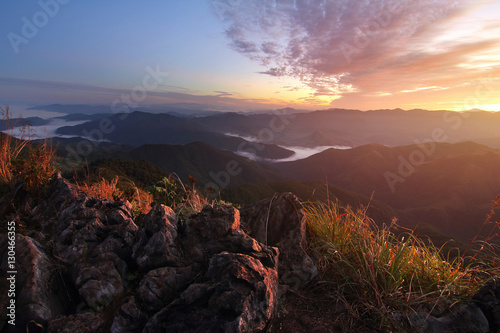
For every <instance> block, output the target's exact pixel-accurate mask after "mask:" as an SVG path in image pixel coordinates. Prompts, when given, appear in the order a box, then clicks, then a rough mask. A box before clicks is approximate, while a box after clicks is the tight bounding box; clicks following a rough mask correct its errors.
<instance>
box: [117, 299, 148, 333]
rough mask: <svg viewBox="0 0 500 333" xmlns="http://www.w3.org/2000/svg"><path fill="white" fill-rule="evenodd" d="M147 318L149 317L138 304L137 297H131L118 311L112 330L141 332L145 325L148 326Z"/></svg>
mask: <svg viewBox="0 0 500 333" xmlns="http://www.w3.org/2000/svg"><path fill="white" fill-rule="evenodd" d="M147 320H148V317H147V316H146V314H145V313H144V312H143V311H141V309H140V308H139V307H138V306H137V303H136V301H135V298H134V297H130V298H128V299H127V300H126V301H125V303H124V304H123V305H122V306H121V307H120V309H119V310H118V311H117V313H116V316H115V318H114V319H113V324H112V325H111V329H110V332H111V333H140V332H142V329H143V328H144V326H146V323H147Z"/></svg>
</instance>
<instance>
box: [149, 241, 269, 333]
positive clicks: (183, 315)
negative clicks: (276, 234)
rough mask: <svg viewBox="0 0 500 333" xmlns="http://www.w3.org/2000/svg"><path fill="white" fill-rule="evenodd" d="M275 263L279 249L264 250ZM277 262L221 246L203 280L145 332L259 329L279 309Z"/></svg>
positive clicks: (258, 330)
mask: <svg viewBox="0 0 500 333" xmlns="http://www.w3.org/2000/svg"><path fill="white" fill-rule="evenodd" d="M264 251H265V253H266V255H267V256H269V260H268V262H269V263H273V262H274V263H275V264H276V263H277V257H278V253H277V251H276V250H275V249H272V248H266V250H264ZM277 275H278V274H277V271H276V265H274V266H270V267H269V266H264V265H263V264H262V262H261V261H259V260H257V259H256V258H253V257H251V256H250V255H245V254H239V253H228V252H223V253H220V254H217V255H214V256H213V257H212V259H210V264H209V267H208V271H207V273H206V274H205V278H206V279H207V281H206V282H205V283H198V284H192V285H191V286H190V287H189V288H188V289H187V290H185V291H184V292H183V293H182V294H181V296H180V298H179V299H177V300H176V301H174V302H172V303H171V304H170V305H169V306H167V307H166V308H164V309H163V310H161V311H160V312H158V313H157V314H156V315H155V316H153V318H152V319H151V320H150V321H149V322H148V324H147V325H146V327H145V328H144V331H143V332H145V333H146V332H260V331H262V330H264V329H265V328H266V326H267V325H268V324H269V323H270V320H271V318H272V317H273V315H274V312H275V309H276V297H277V290H278V276H277Z"/></svg>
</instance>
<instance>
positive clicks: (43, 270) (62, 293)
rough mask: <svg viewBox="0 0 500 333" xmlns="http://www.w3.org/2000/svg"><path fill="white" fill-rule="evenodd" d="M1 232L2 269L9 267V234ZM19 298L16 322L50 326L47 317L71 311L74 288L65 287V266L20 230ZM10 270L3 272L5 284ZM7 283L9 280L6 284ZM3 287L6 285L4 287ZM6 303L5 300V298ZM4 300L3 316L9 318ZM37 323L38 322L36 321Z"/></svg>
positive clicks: (16, 277) (17, 247)
mask: <svg viewBox="0 0 500 333" xmlns="http://www.w3.org/2000/svg"><path fill="white" fill-rule="evenodd" d="M5 236H6V235H0V238H1V239H2V240H1V241H0V244H1V245H0V254H1V258H3V262H2V265H1V271H2V272H5V273H6V272H7V271H11V270H12V269H8V267H7V242H6V240H7V237H5ZM15 258H16V261H15V270H16V271H17V273H16V274H12V275H13V276H14V280H13V281H15V286H16V289H15V296H16V298H15V300H16V318H15V319H16V326H17V327H25V326H26V324H27V323H28V322H30V321H33V325H34V326H39V327H46V324H47V321H48V320H50V319H52V318H55V317H56V316H58V315H61V314H65V313H67V311H68V309H69V308H70V306H69V304H70V299H69V297H70V295H71V291H69V290H66V289H65V283H64V281H62V276H63V274H61V268H60V267H59V266H58V265H57V264H56V263H54V261H53V260H51V259H50V258H49V257H48V256H47V255H46V253H45V251H44V249H43V247H42V246H41V245H40V244H39V243H38V242H37V241H36V240H33V239H31V238H30V237H26V236H23V235H20V234H18V235H17V237H16V243H15ZM7 277H10V275H9V276H7V274H1V276H0V279H1V281H2V284H4V282H5V281H7ZM5 287H8V286H7V283H6V284H5ZM2 289H3V288H2ZM1 298H2V299H4V301H5V300H7V301H8V297H7V290H5V291H4V290H2V297H1ZM2 303H3V302H2ZM4 305H5V304H2V308H1V310H0V318H1V319H0V320H2V321H3V320H4V319H5V318H6V314H5V311H6V308H7V306H6V305H5V306H4ZM35 323H36V324H35Z"/></svg>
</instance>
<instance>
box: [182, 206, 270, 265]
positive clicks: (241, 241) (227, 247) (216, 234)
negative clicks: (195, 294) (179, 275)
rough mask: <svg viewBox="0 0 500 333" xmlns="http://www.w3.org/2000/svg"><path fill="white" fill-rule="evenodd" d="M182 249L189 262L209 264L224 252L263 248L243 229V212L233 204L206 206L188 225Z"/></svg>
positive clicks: (259, 249)
mask: <svg viewBox="0 0 500 333" xmlns="http://www.w3.org/2000/svg"><path fill="white" fill-rule="evenodd" d="M182 248H183V250H184V255H185V259H186V260H188V262H192V261H194V262H205V261H207V260H208V259H209V258H210V257H211V255H213V254H217V253H220V252H222V251H231V252H240V253H254V252H257V253H258V252H261V251H262V246H261V245H260V244H259V243H258V242H257V241H256V240H255V239H253V238H251V237H250V236H248V235H247V234H246V233H245V232H243V231H242V230H241V228H240V212H239V211H238V210H237V209H236V208H234V207H233V206H230V205H220V206H216V207H212V206H205V207H204V208H203V209H202V211H201V212H200V213H199V214H196V215H193V216H191V217H190V218H189V219H188V220H187V221H186V222H185V227H184V231H183V241H182Z"/></svg>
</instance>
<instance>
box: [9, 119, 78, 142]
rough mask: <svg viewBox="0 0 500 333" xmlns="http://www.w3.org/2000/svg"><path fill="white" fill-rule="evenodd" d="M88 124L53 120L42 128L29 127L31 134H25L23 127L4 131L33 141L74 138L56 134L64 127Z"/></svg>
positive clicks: (41, 126)
mask: <svg viewBox="0 0 500 333" xmlns="http://www.w3.org/2000/svg"><path fill="white" fill-rule="evenodd" d="M85 122H87V120H78V121H66V120H64V119H52V120H50V122H49V123H48V124H46V125H40V126H30V127H29V133H23V132H22V128H21V127H16V128H14V129H13V130H12V132H11V131H10V130H6V131H3V132H5V133H8V134H12V135H13V136H14V137H16V138H20V137H25V138H26V137H29V138H31V139H33V140H36V139H44V138H52V137H58V138H62V137H68V138H69V137H74V136H66V135H64V136H63V135H58V134H56V130H57V129H58V128H59V127H63V126H75V125H80V124H83V123H85Z"/></svg>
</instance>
